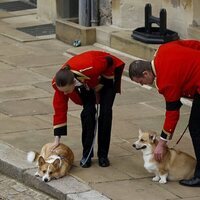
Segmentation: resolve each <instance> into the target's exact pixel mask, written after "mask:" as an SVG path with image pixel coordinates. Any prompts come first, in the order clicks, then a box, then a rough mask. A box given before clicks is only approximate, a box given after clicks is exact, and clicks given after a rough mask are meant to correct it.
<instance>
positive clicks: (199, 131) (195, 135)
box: [189, 94, 200, 177]
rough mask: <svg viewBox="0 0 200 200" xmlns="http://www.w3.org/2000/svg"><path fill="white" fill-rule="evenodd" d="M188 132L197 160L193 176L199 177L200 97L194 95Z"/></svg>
mask: <svg viewBox="0 0 200 200" xmlns="http://www.w3.org/2000/svg"><path fill="white" fill-rule="evenodd" d="M189 131H190V136H191V138H192V143H193V147H194V152H195V156H196V159H197V164H196V169H195V173H194V176H197V177H200V95H199V94H196V95H195V97H194V100H193V103H192V109H191V114H190V119H189Z"/></svg>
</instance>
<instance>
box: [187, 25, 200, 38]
mask: <svg viewBox="0 0 200 200" xmlns="http://www.w3.org/2000/svg"><path fill="white" fill-rule="evenodd" d="M188 35H189V37H190V38H192V39H197V40H200V26H196V27H194V26H190V27H189V28H188Z"/></svg>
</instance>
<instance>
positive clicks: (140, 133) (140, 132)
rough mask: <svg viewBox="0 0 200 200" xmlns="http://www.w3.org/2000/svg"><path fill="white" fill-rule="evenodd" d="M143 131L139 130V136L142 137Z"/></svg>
mask: <svg viewBox="0 0 200 200" xmlns="http://www.w3.org/2000/svg"><path fill="white" fill-rule="evenodd" d="M142 133H143V132H142V130H141V129H140V128H139V136H141V135H142Z"/></svg>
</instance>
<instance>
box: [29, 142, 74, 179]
mask: <svg viewBox="0 0 200 200" xmlns="http://www.w3.org/2000/svg"><path fill="white" fill-rule="evenodd" d="M52 145H53V144H52V143H48V144H45V145H44V146H43V147H42V149H41V152H40V154H39V153H38V152H33V151H30V152H28V154H27V160H28V161H29V162H34V161H37V166H38V171H37V172H36V173H35V176H39V177H41V178H42V180H43V181H45V182H48V181H50V180H51V179H57V178H61V177H63V176H65V175H67V173H68V171H69V170H70V168H71V166H72V164H73V161H74V154H73V152H72V150H71V149H70V148H69V147H67V146H66V145H64V144H62V143H61V144H59V146H58V147H56V148H55V149H54V150H53V151H51V150H52Z"/></svg>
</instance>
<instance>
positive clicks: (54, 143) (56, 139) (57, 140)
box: [51, 136, 60, 151]
mask: <svg viewBox="0 0 200 200" xmlns="http://www.w3.org/2000/svg"><path fill="white" fill-rule="evenodd" d="M59 144H60V136H55V140H54V142H53V146H52V149H51V151H54V149H55V148H56V147H58V146H59Z"/></svg>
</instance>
